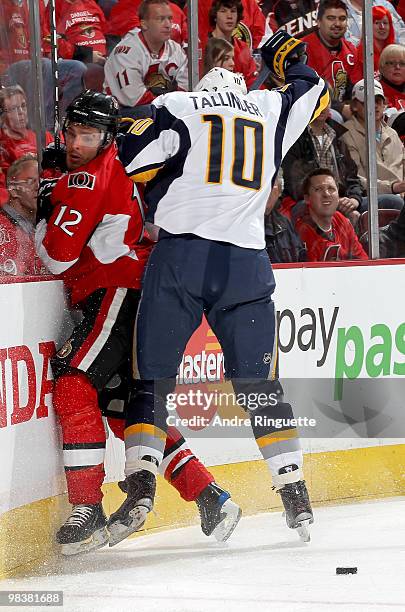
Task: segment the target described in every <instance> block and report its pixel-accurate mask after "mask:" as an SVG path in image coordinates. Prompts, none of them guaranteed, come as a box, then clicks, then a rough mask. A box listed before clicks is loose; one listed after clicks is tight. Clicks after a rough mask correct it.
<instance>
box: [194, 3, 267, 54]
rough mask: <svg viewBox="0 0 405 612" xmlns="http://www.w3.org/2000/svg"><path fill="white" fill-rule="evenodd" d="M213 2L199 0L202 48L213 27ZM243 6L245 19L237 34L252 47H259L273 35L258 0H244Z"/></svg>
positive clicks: (199, 28)
mask: <svg viewBox="0 0 405 612" xmlns="http://www.w3.org/2000/svg"><path fill="white" fill-rule="evenodd" d="M212 4H213V1H212V0H198V35H199V39H200V44H201V48H202V50H204V49H205V45H206V44H207V40H208V34H209V33H210V31H211V29H212V26H211V24H210V19H209V13H210V10H211V6H212ZM242 7H243V19H242V20H241V21H240V22H239V23H238V27H237V31H236V32H235V35H236V36H237V37H239V38H241V40H243V42H246V43H247V44H248V45H249V47H250V48H251V49H257V48H258V47H260V45H261V44H262V43H263V41H264V40H266V39H267V38H268V37H269V36H271V30H270V28H269V27H268V26H267V27H266V20H265V17H264V15H263V13H262V11H261V10H260V8H259V5H258V3H257V2H256V0H242Z"/></svg>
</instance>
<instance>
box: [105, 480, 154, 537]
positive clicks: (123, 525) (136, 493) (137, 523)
mask: <svg viewBox="0 0 405 612" xmlns="http://www.w3.org/2000/svg"><path fill="white" fill-rule="evenodd" d="M123 488H125V489H126V492H127V499H126V500H125V501H124V503H123V504H121V506H120V507H119V508H118V510H117V511H116V512H114V514H112V515H111V516H110V518H109V521H108V531H109V532H110V542H109V543H110V546H115V545H116V544H118V543H119V542H121V541H122V540H124V539H125V538H127V537H128V536H130V535H131V534H132V533H135V531H138V530H139V529H141V527H143V525H144V523H145V521H146V515H147V514H148V512H150V511H151V510H152V508H153V501H154V499H155V491H156V476H155V475H154V474H152V472H148V471H147V470H141V471H140V472H135V473H134V474H131V475H130V476H127V477H126V479H125V485H123V486H121V489H123Z"/></svg>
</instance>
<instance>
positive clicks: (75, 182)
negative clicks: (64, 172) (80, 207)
mask: <svg viewBox="0 0 405 612" xmlns="http://www.w3.org/2000/svg"><path fill="white" fill-rule="evenodd" d="M95 184H96V177H95V176H94V174H89V173H88V172H75V173H74V174H69V180H68V187H76V188H77V189H90V190H91V191H93V189H94V185H95Z"/></svg>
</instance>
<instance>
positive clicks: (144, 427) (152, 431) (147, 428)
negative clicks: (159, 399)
mask: <svg viewBox="0 0 405 612" xmlns="http://www.w3.org/2000/svg"><path fill="white" fill-rule="evenodd" d="M134 434H147V435H148V436H154V437H155V438H160V439H161V440H166V434H165V432H164V431H162V430H161V429H160V428H159V427H155V425H150V424H149V423H136V424H135V425H130V426H129V427H126V428H125V431H124V437H125V438H128V437H129V436H133V435H134Z"/></svg>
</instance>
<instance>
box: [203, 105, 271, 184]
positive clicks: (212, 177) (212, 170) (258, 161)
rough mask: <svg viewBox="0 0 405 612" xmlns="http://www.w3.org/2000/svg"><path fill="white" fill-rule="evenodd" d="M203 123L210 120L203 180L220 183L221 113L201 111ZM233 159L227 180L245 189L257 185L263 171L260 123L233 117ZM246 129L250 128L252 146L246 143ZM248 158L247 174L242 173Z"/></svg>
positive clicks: (223, 128)
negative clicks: (210, 113) (248, 173)
mask: <svg viewBox="0 0 405 612" xmlns="http://www.w3.org/2000/svg"><path fill="white" fill-rule="evenodd" d="M201 119H202V121H203V122H204V123H209V124H210V131H209V138H208V160H207V171H206V174H205V180H206V182H207V183H214V184H220V183H222V175H223V161H224V159H223V158H224V145H225V125H224V119H223V117H222V116H221V115H203V116H202V117H201ZM232 128H233V161H232V168H231V180H232V182H233V183H235V185H240V186H241V187H247V188H248V189H255V190H256V191H257V190H258V189H260V187H261V184H262V174H263V125H262V124H261V123H259V122H258V121H252V120H251V119H244V118H243V117H236V118H235V119H234V120H233V125H232ZM247 130H252V137H253V148H252V149H250V148H249V149H248V148H247V146H246V133H247ZM247 159H248V160H249V161H251V160H252V159H253V163H252V164H251V166H252V167H251V172H250V175H249V176H247V175H246V168H245V166H246V160H247Z"/></svg>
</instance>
